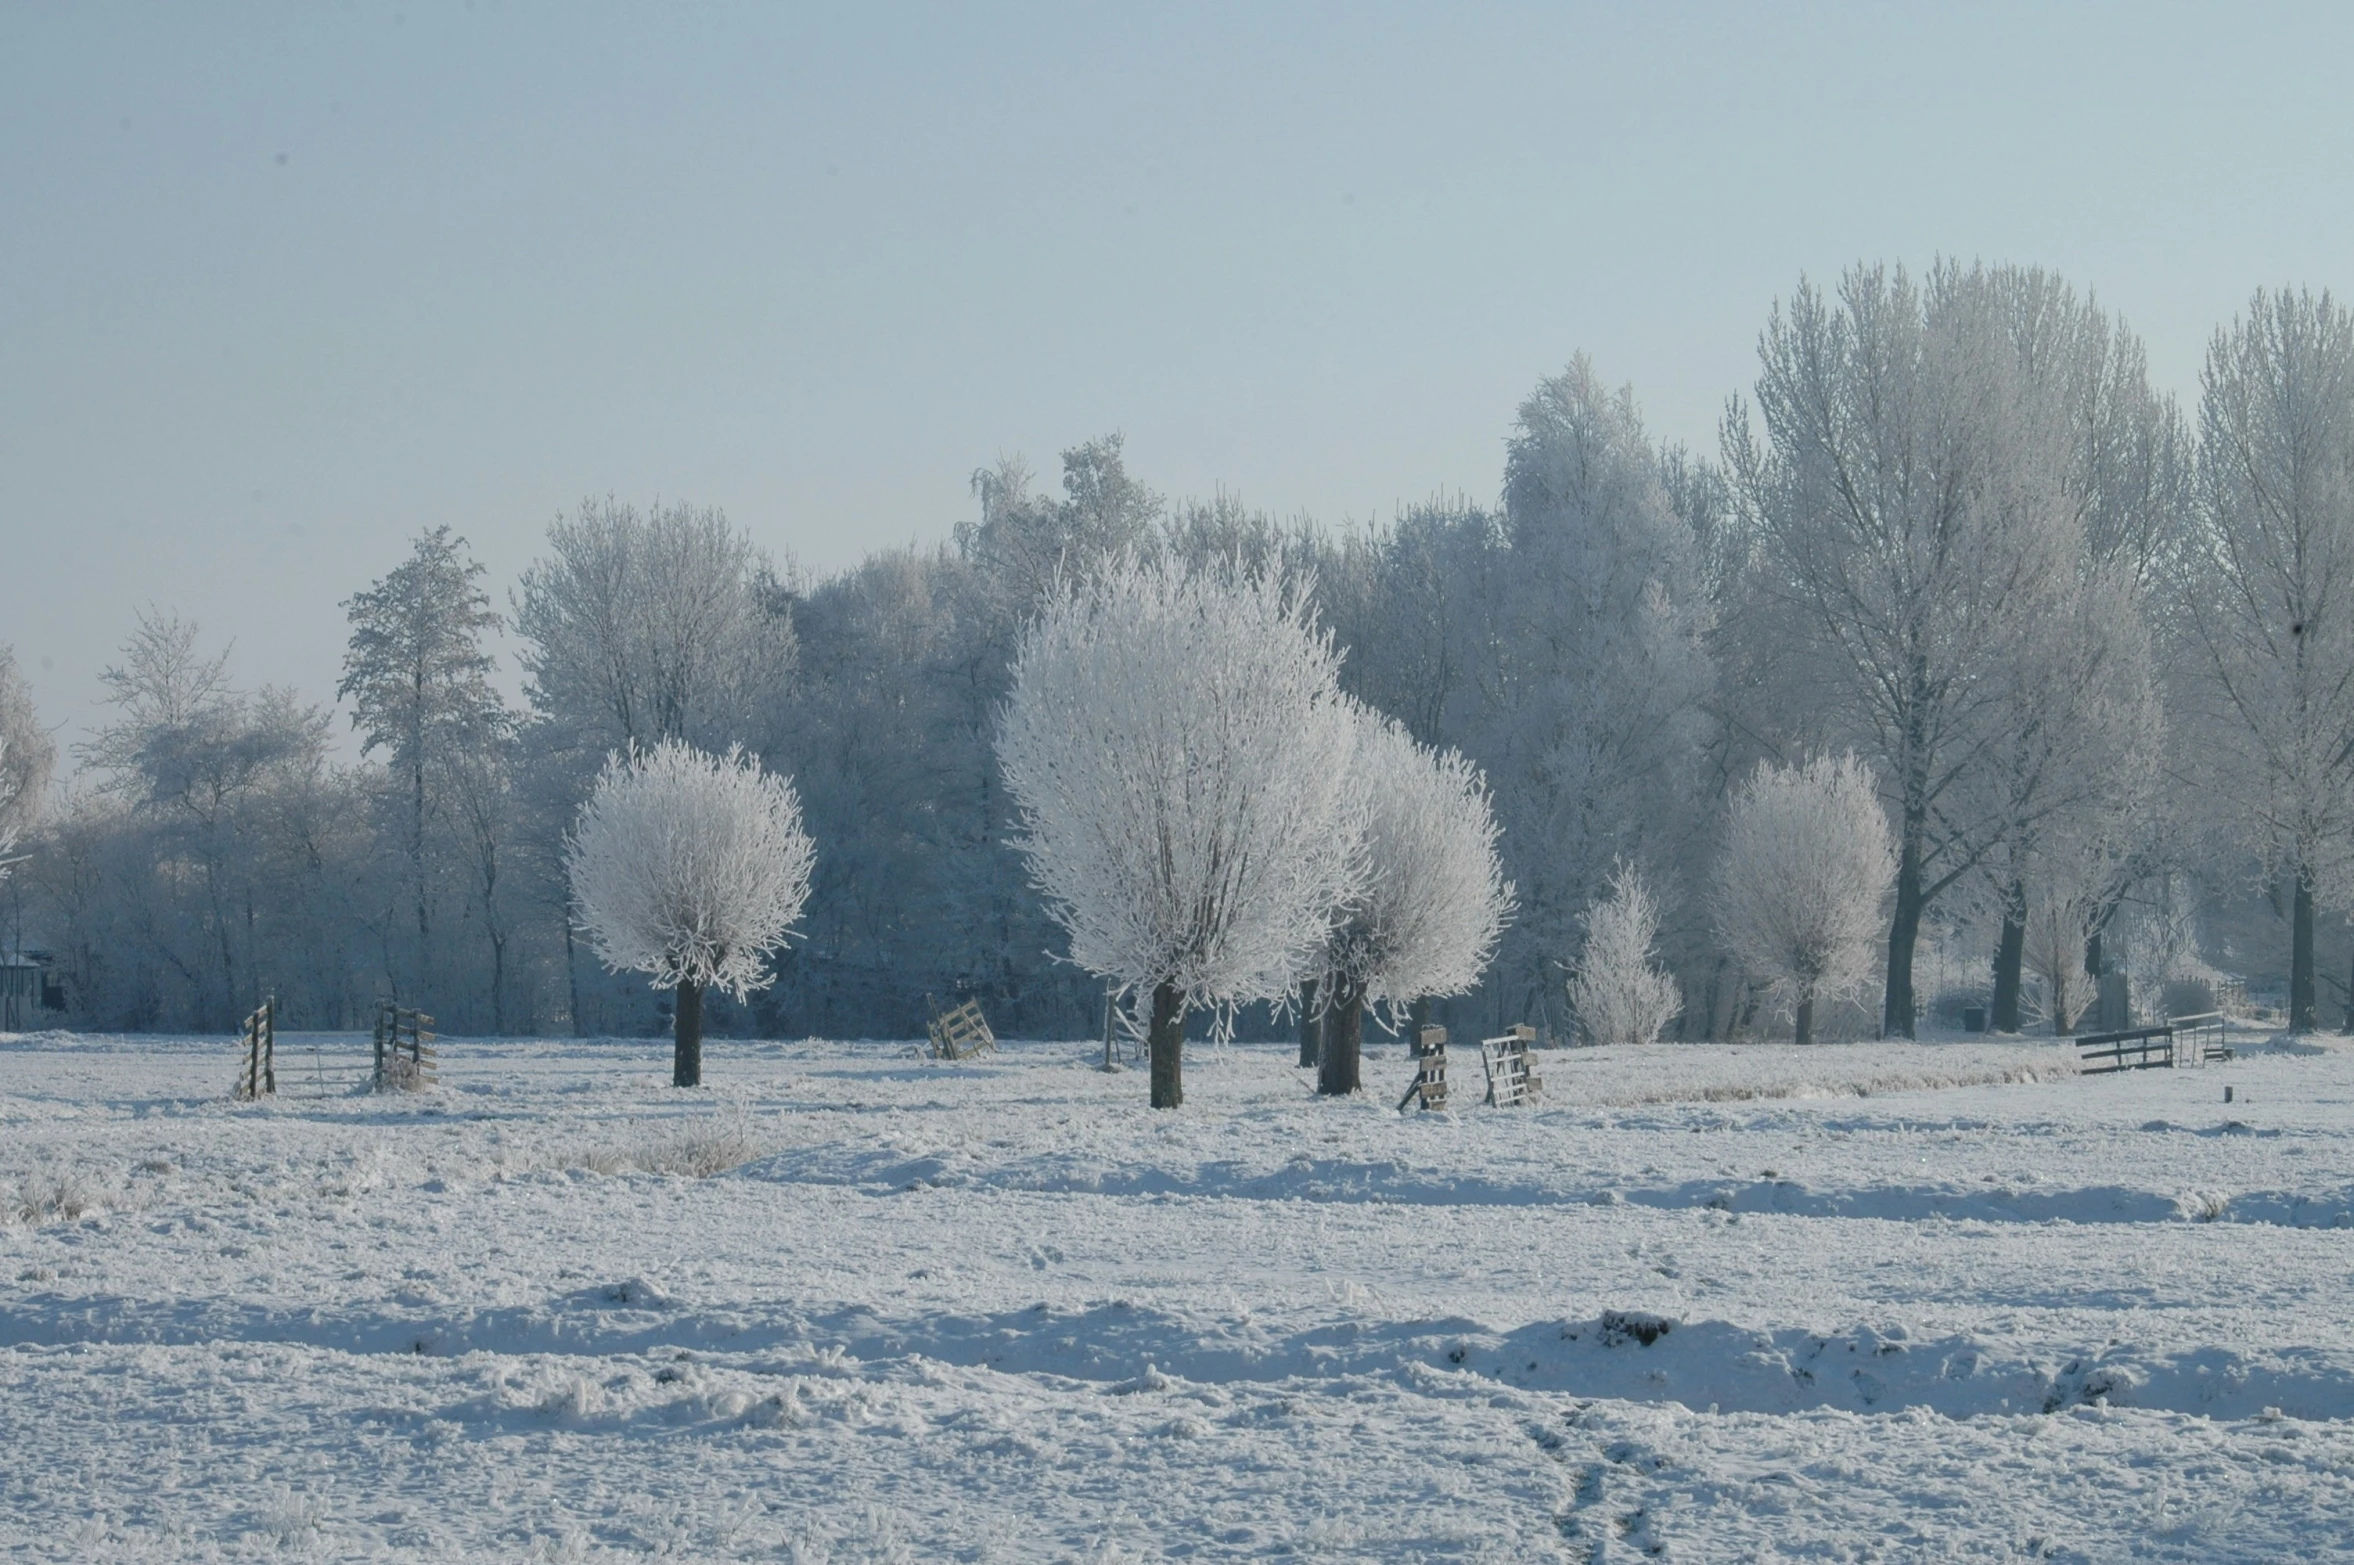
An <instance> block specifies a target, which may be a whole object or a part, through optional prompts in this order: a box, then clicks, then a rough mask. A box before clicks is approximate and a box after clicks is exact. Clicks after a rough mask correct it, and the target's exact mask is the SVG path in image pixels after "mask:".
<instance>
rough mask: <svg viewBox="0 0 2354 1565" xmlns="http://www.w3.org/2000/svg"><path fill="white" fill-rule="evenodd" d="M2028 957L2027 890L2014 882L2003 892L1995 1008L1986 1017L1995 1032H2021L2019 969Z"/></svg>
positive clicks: (1997, 950)
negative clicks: (2001, 930) (2001, 929)
mask: <svg viewBox="0 0 2354 1565" xmlns="http://www.w3.org/2000/svg"><path fill="white" fill-rule="evenodd" d="M2026 955H2027V888H2026V887H2025V886H2023V885H2021V884H2020V883H2019V882H2018V881H2015V880H2014V881H2012V882H2011V885H2010V889H2009V890H2007V891H2005V892H2004V893H2003V932H2002V938H2001V939H1999V940H1997V941H1996V942H1995V947H1994V1005H1993V1007H1992V1010H1993V1014H1992V1015H1990V1016H1989V1017H1987V1025H1988V1027H1989V1028H1990V1029H1991V1030H1992V1031H1995V1032H2017V1031H2018V1030H2019V968H2020V965H2021V963H2022V962H2023V961H2024V960H2025V958H2026Z"/></svg>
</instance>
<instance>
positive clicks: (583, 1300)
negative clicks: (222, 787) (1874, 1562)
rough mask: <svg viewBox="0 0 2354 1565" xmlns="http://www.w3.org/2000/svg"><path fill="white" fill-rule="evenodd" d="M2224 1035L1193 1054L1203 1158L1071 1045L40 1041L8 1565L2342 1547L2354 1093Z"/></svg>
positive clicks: (21, 1170)
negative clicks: (1337, 1065) (1525, 1092)
mask: <svg viewBox="0 0 2354 1565" xmlns="http://www.w3.org/2000/svg"><path fill="white" fill-rule="evenodd" d="M2236 1041H2237V1042H2238V1043H2239V1045H2240V1046H2241V1047H2242V1048H2243V1049H2244V1050H2247V1051H2248V1052H2247V1053H2245V1054H2244V1055H2243V1057H2242V1058H2240V1059H2237V1060H2235V1061H2232V1062H2230V1063H2228V1064H2225V1065H2220V1066H2211V1067H2209V1068H2207V1069H2205V1070H2195V1071H2194V1070H2184V1071H2147V1072H2134V1073H2126V1074H2123V1075H2115V1076H2099V1077H2080V1076H2078V1075H2077V1074H2076V1073H2075V1069H2074V1064H2073V1060H2072V1051H2070V1050H2068V1049H2066V1048H2065V1047H2064V1046H2061V1045H2055V1044H2052V1043H2049V1042H2036V1041H2027V1042H2007V1041H1992V1040H1990V1041H1975V1040H1973V1041H1968V1042H1963V1041H1939V1042H1928V1043H1922V1044H1910V1043H1893V1044H1871V1043H1866V1044H1846V1045H1822V1046H1817V1047H1813V1048H1809V1049H1806V1050H1803V1051H1801V1050H1795V1049H1792V1048H1789V1047H1784V1046H1767V1045H1751V1046H1712V1045H1659V1046H1654V1047H1651V1048H1645V1049H1625V1050H1586V1051H1576V1052H1570V1053H1551V1054H1544V1055H1540V1056H1539V1070H1540V1072H1541V1073H1542V1075H1543V1076H1544V1079H1545V1083H1546V1092H1547V1101H1548V1103H1549V1105H1550V1106H1548V1107H1544V1108H1540V1109H1539V1110H1537V1111H1534V1112H1525V1111H1503V1110H1491V1109H1483V1108H1479V1107H1477V1106H1475V1100H1476V1081H1477V1071H1476V1067H1474V1069H1473V1070H1472V1072H1471V1075H1470V1080H1471V1082H1472V1083H1473V1088H1474V1090H1473V1092H1472V1093H1471V1094H1470V1096H1469V1098H1468V1099H1466V1100H1465V1106H1463V1107H1461V1108H1460V1109H1459V1110H1458V1112H1456V1113H1454V1114H1451V1115H1438V1114H1431V1115H1423V1114H1413V1115H1406V1116H1400V1115H1397V1114H1394V1113H1392V1112H1391V1111H1390V1110H1389V1108H1388V1104H1389V1103H1394V1102H1395V1101H1396V1099H1397V1096H1398V1094H1399V1093H1400V1092H1401V1091H1402V1090H1403V1087H1404V1084H1405V1081H1406V1079H1407V1077H1408V1075H1409V1073H1410V1067H1409V1064H1408V1062H1407V1061H1406V1060H1405V1059H1404V1057H1403V1055H1402V1053H1401V1051H1399V1050H1398V1049H1397V1048H1396V1046H1395V1045H1391V1044H1382V1045H1379V1046H1377V1047H1376V1048H1374V1049H1372V1050H1370V1051H1369V1057H1368V1060H1367V1079H1368V1082H1369V1090H1368V1093H1367V1095H1366V1096H1365V1097H1364V1098H1362V1099H1353V1100H1344V1101H1334V1100H1318V1099H1316V1098H1315V1097H1314V1096H1313V1082H1312V1079H1311V1074H1310V1073H1308V1072H1303V1071H1300V1070H1297V1069H1296V1068H1294V1067H1293V1066H1292V1064H1291V1063H1290V1056H1291V1054H1292V1048H1291V1046H1290V1045H1288V1044H1286V1045H1282V1046H1278V1047H1264V1048H1263V1047H1259V1046H1235V1045H1229V1046H1228V1047H1226V1048H1225V1049H1223V1050H1212V1049H1210V1048H1208V1047H1205V1046H1198V1045H1197V1046H1196V1047H1195V1048H1194V1049H1193V1050H1192V1051H1191V1052H1192V1053H1193V1056H1194V1058H1193V1059H1192V1061H1191V1062H1189V1065H1190V1068H1189V1070H1188V1078H1189V1081H1188V1085H1189V1088H1190V1091H1189V1094H1188V1102H1187V1106H1186V1107H1185V1108H1184V1109H1183V1110H1180V1111H1175V1112H1168V1111H1163V1112H1159V1113H1155V1112H1153V1111H1151V1110H1149V1109H1147V1108H1146V1107H1145V1106H1144V1097H1145V1092H1144V1086H1145V1083H1144V1078H1143V1073H1142V1072H1141V1071H1138V1070H1130V1071H1126V1072H1120V1073H1114V1074H1110V1075H1106V1074H1104V1073H1103V1072H1101V1071H1098V1070H1095V1069H1091V1068H1090V1064H1091V1062H1092V1061H1093V1060H1095V1059H1097V1058H1098V1057H1099V1051H1100V1045H1091V1044H1082V1043H1038V1044H1011V1045H1006V1046H1003V1047H1002V1048H1001V1050H1000V1052H999V1053H998V1054H997V1055H996V1056H994V1057H984V1058H983V1059H982V1060H980V1061H970V1062H965V1063H963V1064H958V1065H928V1064H924V1063H921V1062H919V1061H918V1060H917V1059H916V1058H915V1057H914V1050H913V1048H912V1046H909V1045H898V1044H875V1043H863V1044H850V1043H831V1042H819V1041H808V1042H802V1043H742V1042H736V1041H731V1040H715V1041H714V1042H713V1043H712V1044H711V1046H710V1051H709V1055H708V1059H707V1078H708V1080H709V1081H710V1082H711V1085H710V1086H709V1087H708V1088H707V1089H705V1090H702V1091H695V1092H682V1091H678V1090H675V1089H672V1088H670V1087H669V1086H668V1085H667V1076H668V1058H667V1055H668V1050H667V1047H666V1046H665V1045H664V1044H662V1043H661V1042H659V1041H646V1040H634V1041H623V1040H599V1041H592V1042H584V1043H576V1042H571V1041H561V1042H558V1041H533V1042H512V1041H478V1040H466V1039H457V1040H447V1041H445V1042H444V1043H443V1045H442V1075H443V1085H442V1086H441V1088H440V1089H438V1090H435V1091H431V1092H426V1093H419V1094H414V1095H394V1096H383V1097H374V1096H368V1095H366V1094H364V1093H359V1092H356V1091H353V1090H351V1088H352V1085H353V1083H354V1082H355V1081H356V1080H357V1078H358V1076H359V1075H360V1071H361V1058H360V1056H361V1052H362V1050H363V1048H364V1043H363V1042H361V1041H359V1040H355V1039H353V1038H351V1037H348V1036H319V1037H315V1038H314V1037H297V1036H288V1037H285V1038H282V1039H281V1047H280V1080H281V1084H282V1087H283V1088H284V1089H285V1090H284V1091H283V1092H282V1094H281V1096H280V1097H279V1098H278V1099H276V1100H274V1101H267V1102H264V1103H261V1104H258V1105H239V1104H232V1103H230V1102H228V1101H226V1096H225V1094H226V1088H227V1085H228V1082H229V1079H230V1076H231V1073H232V1058H231V1048H230V1046H229V1045H228V1044H226V1043H225V1042H223V1041H221V1040H213V1039H199V1038H110V1037H82V1036H71V1035H63V1034H41V1035H29V1036H24V1037H15V1038H5V1037H0V1213H4V1214H5V1215H0V1453H4V1455H0V1549H5V1550H7V1551H9V1552H10V1553H11V1554H13V1555H15V1556H17V1557H23V1558H30V1559H104V1560H202V1559H214V1558H219V1559H243V1558H270V1559H278V1558H293V1559H335V1560H341V1559H450V1558H460V1557H463V1558H468V1559H548V1560H565V1559H579V1560H606V1559H632V1558H641V1557H646V1556H655V1555H659V1556H666V1557H671V1558H685V1559H734V1558H745V1559H779V1558H783V1559H799V1560H867V1559H906V1560H926V1561H928V1560H942V1559H1005V1560H1028V1559H1079V1560H1140V1559H1160V1558H1179V1557H1182V1558H1191V1559H1258V1558H1267V1557H1272V1556H1283V1555H1289V1556H1292V1557H1299V1558H1313V1559H1384V1560H1424V1559H1433V1558H1460V1559H1493V1560H1532V1559H1533V1560H1544V1559H1559V1560H1574V1561H1587V1560H1596V1559H1599V1560H1629V1559H1640V1558H1648V1557H1660V1556H1664V1557H1667V1558H1681V1559H1687V1560H1715V1559H1889V1560H1898V1559H1913V1558H1919V1557H1933V1558H1955V1559H1988V1560H2006V1559H2020V1558H2050V1559H2071V1560H2103V1559H2124V1558H2133V1559H2184V1560H2191V1559H2197V1560H2205V1559H2215V1558H2248V1559H2276V1558H2285V1557H2308V1558H2310V1557H2317V1556H2325V1555H2328V1554H2329V1553H2330V1552H2331V1551H2333V1550H2344V1549H2346V1548H2347V1547H2348V1546H2347V1544H2346V1543H2345V1541H2344V1540H2346V1539H2348V1538H2354V1425H2350V1424H2349V1422H2348V1420H2349V1419H2354V1321H2350V1320H2349V1318H2348V1312H2347V1311H2346V1310H2345V1308H2344V1305H2343V1299H2344V1297H2345V1290H2346V1286H2347V1283H2348V1282H2349V1280H2350V1278H2354V1251H2350V1249H2349V1244H2348V1235H2347V1234H2346V1233H2345V1232H2343V1231H2342V1230H2343V1229H2345V1228H2347V1227H2348V1226H2354V1159H2350V1157H2349V1153H2350V1152H2354V1110H2350V1105H2354V1046H2348V1045H2345V1044H2342V1043H2339V1042H2335V1041H2328V1042H2323V1043H2320V1044H2314V1045H2305V1046H2296V1047H2291V1046H2287V1045H2278V1046H2271V1047H2255V1045H2257V1044H2259V1043H2260V1040H2257V1039H2255V1038H2253V1037H2246V1038H2241V1039H2239V1040H2236ZM314 1050H315V1051H316V1054H315V1058H316V1061H317V1064H316V1067H314V1063H313V1061H314ZM1460 1074H1461V1066H1460V1064H1459V1065H1458V1075H1459V1076H1460ZM2226 1085H2229V1086H2231V1087H2232V1088H2233V1089H2234V1092H2233V1099H2234V1101H2232V1102H2231V1103H2230V1104H2228V1105H2227V1104H2226V1103H2224V1101H2223V1088H2224V1087H2225V1086H2226ZM1461 1096H1462V1094H1461V1093H1460V1083H1459V1097H1461ZM649 1170H651V1171H649ZM713 1170H717V1172H712V1171H713ZM699 1175H703V1176H707V1177H698V1176H699ZM1662 1328H1664V1329H1662Z"/></svg>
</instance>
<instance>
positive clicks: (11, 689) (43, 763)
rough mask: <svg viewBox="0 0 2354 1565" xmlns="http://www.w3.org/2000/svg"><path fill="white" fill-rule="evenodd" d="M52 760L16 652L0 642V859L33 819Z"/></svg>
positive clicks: (45, 789)
mask: <svg viewBox="0 0 2354 1565" xmlns="http://www.w3.org/2000/svg"><path fill="white" fill-rule="evenodd" d="M56 759H57V748H56V746H55V745H53V744H51V743H50V740H49V736H48V735H47V734H45V733H43V732H42V731H41V721H40V719H39V718H38V717H37V716H36V715H35V714H34V712H33V696H32V692H31V691H30V690H29V689H27V688H26V686H25V681H24V676H23V675H22V674H20V673H19V672H17V667H16V654H15V653H14V652H13V651H12V650H11V649H9V648H7V647H0V864H5V862H6V861H7V859H8V856H9V850H10V849H12V848H13V847H15V845H16V844H17V843H18V842H19V841H20V840H22V838H23V837H24V835H25V833H26V831H27V829H28V828H30V827H31V825H32V824H33V820H34V818H35V816H36V815H37V814H38V812H39V810H40V808H41V801H42V795H44V794H46V793H47V792H48V791H49V773H50V768H51V767H52V766H53V765H54V764H55V762H56ZM4 873H5V870H4V869H0V874H4Z"/></svg>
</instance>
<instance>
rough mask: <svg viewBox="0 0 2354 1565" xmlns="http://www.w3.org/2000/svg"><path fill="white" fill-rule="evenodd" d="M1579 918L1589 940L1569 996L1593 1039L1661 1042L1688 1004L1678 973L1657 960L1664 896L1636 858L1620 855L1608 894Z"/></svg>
mask: <svg viewBox="0 0 2354 1565" xmlns="http://www.w3.org/2000/svg"><path fill="white" fill-rule="evenodd" d="M1581 922H1582V923H1583V924H1584V925H1585V929H1586V943H1585V945H1584V946H1583V947H1582V948H1581V949H1580V950H1579V952H1578V966H1577V975H1576V976H1575V977H1573V978H1571V979H1570V981H1569V1003H1570V1006H1571V1008H1572V1009H1573V1010H1575V1011H1576V1013H1577V1019H1578V1025H1579V1026H1580V1027H1582V1028H1584V1029H1585V1033H1586V1037H1587V1039H1588V1041H1589V1042H1592V1043H1597V1044H1612V1043H1636V1044H1645V1043H1657V1042H1658V1041H1659V1035H1660V1034H1661V1033H1663V1032H1665V1031H1666V1030H1667V1024H1668V1023H1669V1022H1672V1021H1674V1020H1675V1019H1676V1013H1677V1012H1678V1011H1680V1010H1682V1009H1683V1001H1682V998H1681V997H1680V996H1679V995H1678V994H1677V992H1676V981H1675V979H1674V978H1673V977H1671V976H1670V975H1669V974H1667V973H1666V972H1664V971H1662V970H1661V968H1660V966H1659V901H1658V899H1657V898H1656V897H1654V896H1653V895H1652V892H1651V883H1650V882H1649V881H1647V880H1645V879H1644V878H1643V872H1642V871H1641V870H1639V869H1637V868H1635V866H1634V865H1632V864H1629V863H1627V862H1626V861H1625V860H1623V859H1622V860H1620V861H1619V862H1618V863H1617V864H1615V865H1614V866H1612V868H1611V872H1610V894H1609V895H1608V896H1606V897H1604V898H1603V899H1602V900H1601V901H1599V902H1597V903H1595V904H1594V905H1593V906H1592V907H1590V908H1588V909H1587V910H1586V912H1585V915H1584V917H1583V919H1582V920H1581Z"/></svg>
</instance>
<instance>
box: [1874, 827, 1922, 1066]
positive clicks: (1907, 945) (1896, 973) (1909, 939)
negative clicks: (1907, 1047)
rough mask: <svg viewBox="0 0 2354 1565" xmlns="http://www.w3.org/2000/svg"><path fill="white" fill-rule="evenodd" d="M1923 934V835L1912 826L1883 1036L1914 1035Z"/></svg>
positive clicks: (1893, 927) (1901, 863)
mask: <svg viewBox="0 0 2354 1565" xmlns="http://www.w3.org/2000/svg"><path fill="white" fill-rule="evenodd" d="M1908 825H1909V823H1908ZM1920 934H1921V837H1920V832H1919V831H1918V830H1911V829H1908V830H1907V831H1906V832H1905V835H1904V846H1903V850H1902V852H1900V853H1899V854H1898V856H1897V861H1896V916H1895V917H1894V918H1893V919H1891V920H1890V922H1889V925H1888V995H1887V999H1886V1002H1885V1003H1884V1005H1883V1006H1882V1009H1881V1012H1880V1032H1881V1035H1882V1036H1883V1037H1889V1038H1910V1037H1911V1036H1912V1035H1913V947H1914V945H1915V944H1916V943H1917V942H1918V941H1919V939H1920Z"/></svg>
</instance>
